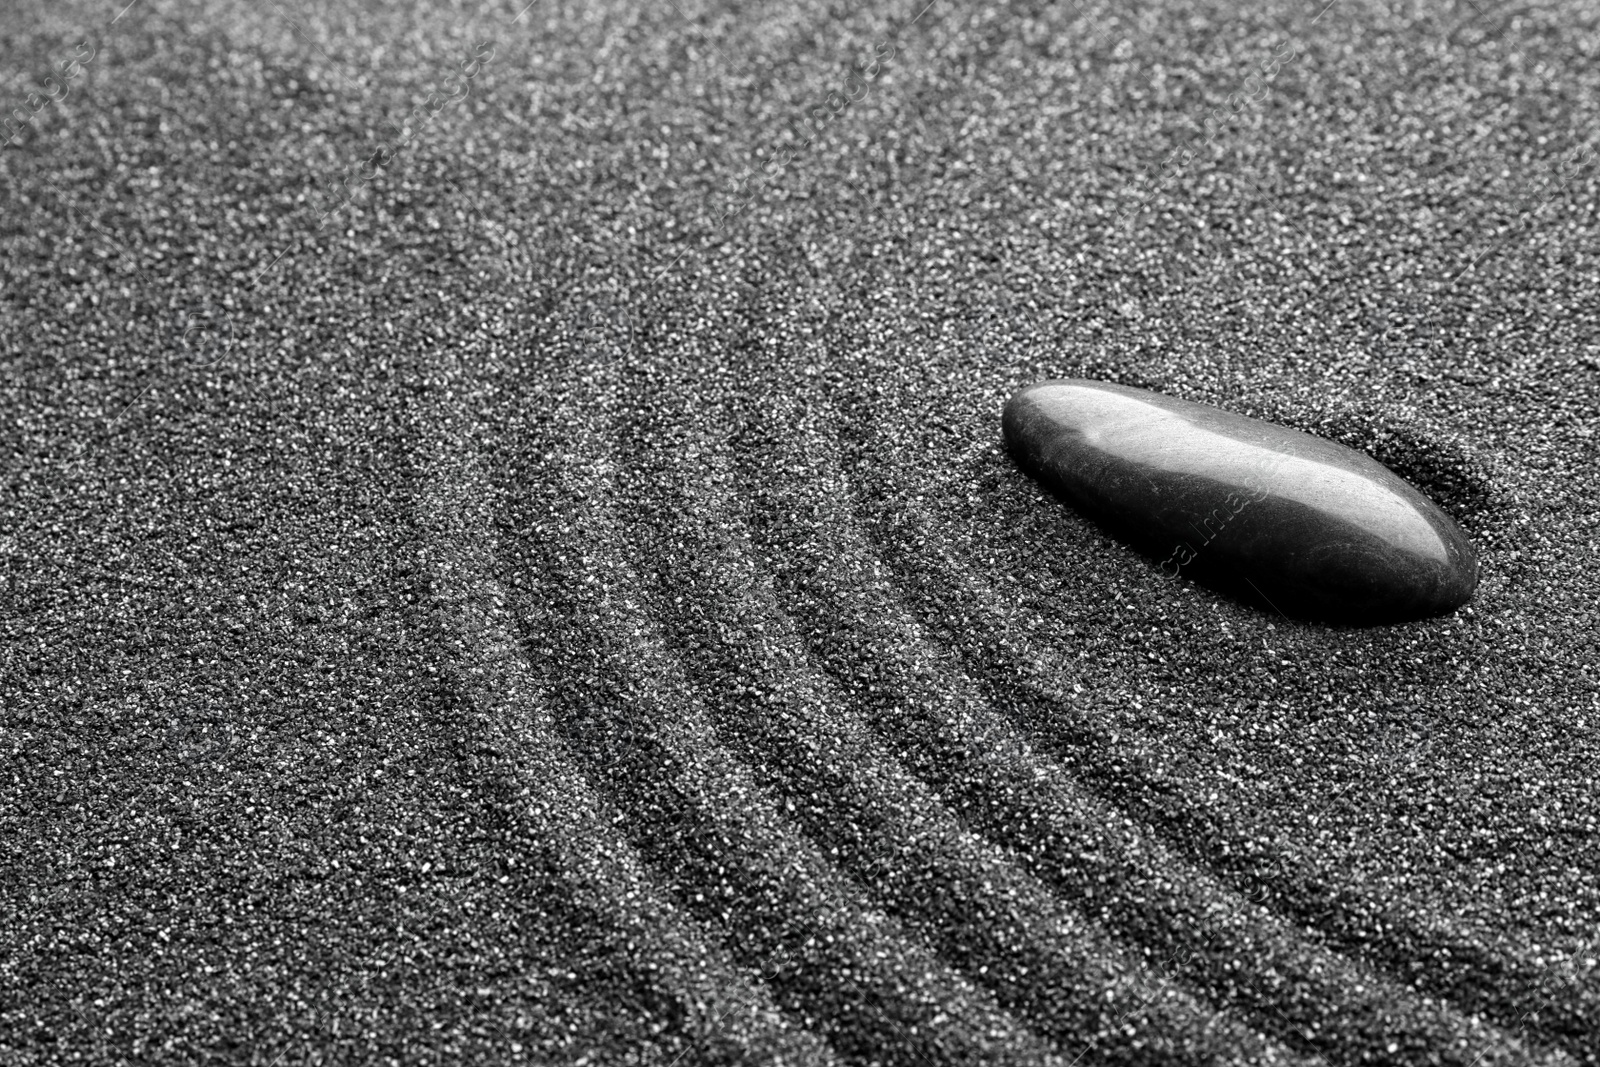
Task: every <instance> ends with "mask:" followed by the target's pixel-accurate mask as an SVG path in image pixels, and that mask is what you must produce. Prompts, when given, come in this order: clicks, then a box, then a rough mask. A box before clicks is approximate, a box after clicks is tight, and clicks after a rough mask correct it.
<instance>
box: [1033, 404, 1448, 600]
mask: <svg viewBox="0 0 1600 1067" xmlns="http://www.w3.org/2000/svg"><path fill="white" fill-rule="evenodd" d="M1003 426H1004V430H1005V438H1006V444H1007V446H1008V447H1009V448H1010V450H1011V452H1012V454H1013V455H1014V456H1015V457H1016V458H1017V461H1018V462H1019V463H1020V464H1021V465H1022V466H1023V467H1024V468H1025V469H1026V470H1028V471H1029V472H1030V473H1032V474H1033V475H1035V476H1036V477H1038V478H1039V479H1040V480H1041V481H1043V482H1044V483H1045V484H1046V485H1048V486H1049V487H1051V488H1052V489H1054V490H1055V491H1056V492H1057V493H1059V494H1060V495H1062V496H1064V497H1065V498H1066V499H1068V500H1069V501H1071V502H1072V503H1073V504H1075V505H1077V506H1078V507H1079V508H1080V509H1082V510H1083V511H1084V512H1085V513H1086V514H1088V515H1089V516H1090V517H1091V518H1093V519H1095V520H1096V521H1098V522H1100V523H1101V524H1102V525H1103V526H1105V527H1106V528H1107V529H1109V530H1110V531H1112V532H1113V533H1115V534H1117V535H1119V536H1121V537H1122V538H1124V539H1125V540H1127V541H1129V542H1131V543H1132V544H1133V545H1134V546H1135V547H1137V548H1139V549H1141V550H1143V551H1145V552H1148V553H1150V554H1151V555H1152V556H1154V557H1155V558H1156V559H1158V560H1160V561H1161V562H1160V564H1159V566H1160V569H1161V573H1162V574H1163V575H1166V576H1167V577H1169V578H1175V577H1177V576H1178V575H1180V574H1182V575H1184V576H1186V577H1192V578H1194V579H1196V580H1198V581H1202V582H1204V583H1206V584H1208V585H1212V586H1215V587H1218V588H1221V589H1223V590H1224V591H1226V592H1229V593H1232V594H1234V595H1236V596H1240V597H1242V598H1244V599H1247V600H1250V601H1254V602H1255V603H1257V604H1262V603H1263V602H1264V603H1265V605H1267V606H1269V607H1270V608H1275V609H1277V610H1278V611H1280V612H1282V613H1284V614H1286V615H1291V616H1294V617H1298V618H1317V619H1327V620H1335V621H1344V622H1356V623H1376V622H1392V621H1397V620H1401V619H1409V618H1421V617H1424V616H1428V615H1435V614H1438V613H1440V612H1445V611H1451V610H1453V609H1455V608H1458V607H1460V606H1461V605H1462V604H1465V603H1466V602H1467V601H1468V600H1469V599H1470V598H1471V596H1472V592H1473V590H1474V589H1475V588H1477V584H1478V559H1477V552H1476V551H1475V550H1474V549H1473V547H1472V544H1471V542H1469V541H1468V540H1467V536H1466V534H1465V533H1463V532H1462V530H1461V527H1459V526H1458V525H1456V523H1455V521H1454V520H1453V519H1451V518H1450V517H1449V516H1448V515H1446V514H1445V513H1444V512H1443V511H1441V510H1439V508H1438V506H1437V505H1436V504H1434V503H1433V501H1431V500H1429V499H1428V498H1427V497H1425V496H1423V495H1422V494H1421V493H1420V492H1418V491H1417V490H1416V489H1415V488H1414V487H1413V486H1411V485H1410V484H1409V483H1408V482H1406V481H1404V480H1403V479H1401V478H1400V477H1399V476H1398V475H1396V474H1395V473H1394V472H1393V471H1391V470H1389V468H1387V467H1385V466H1384V465H1383V464H1381V463H1379V462H1378V461H1377V460H1375V459H1373V458H1372V457H1371V456H1368V455H1366V454H1364V453H1361V452H1357V451H1355V450H1354V449H1351V448H1346V447H1345V446H1344V445H1341V444H1337V443H1335V442H1333V441H1328V440H1325V439H1323V438H1321V437H1313V436H1311V435H1310V434H1305V433H1301V432H1300V431H1298V430H1291V429H1289V428H1288V427H1285V426H1279V425H1277V424H1275V423H1270V422H1263V421H1262V420H1260V419H1252V418H1247V417H1246V416H1243V415H1235V414H1233V413H1232V412H1228V411H1223V410H1222V409H1221V408H1216V407H1212V406H1211V405H1209V404H1197V403H1194V402H1193V401H1188V400H1178V399H1176V398H1174V397H1169V396H1162V395H1161V394H1159V393H1152V392H1149V391H1147V390H1144V389H1133V388H1130V387H1128V386H1125V385H1112V384H1111V383H1109V382H1096V381H1089V380H1086V379H1070V380H1062V381H1048V382H1039V383H1038V384H1035V385H1030V386H1028V387H1027V388H1026V389H1023V390H1022V391H1021V392H1019V393H1017V394H1016V395H1015V396H1013V397H1012V398H1011V399H1010V401H1008V402H1007V403H1006V409H1005V416H1004V419H1003ZM1252 593H1253V594H1255V595H1254V596H1252V595H1251V594H1252Z"/></svg>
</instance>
